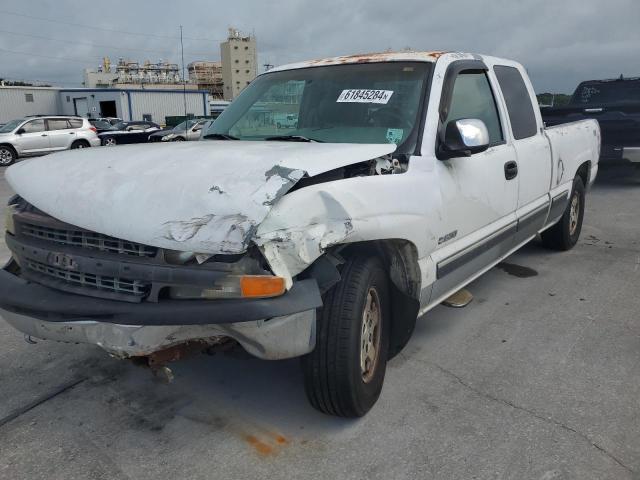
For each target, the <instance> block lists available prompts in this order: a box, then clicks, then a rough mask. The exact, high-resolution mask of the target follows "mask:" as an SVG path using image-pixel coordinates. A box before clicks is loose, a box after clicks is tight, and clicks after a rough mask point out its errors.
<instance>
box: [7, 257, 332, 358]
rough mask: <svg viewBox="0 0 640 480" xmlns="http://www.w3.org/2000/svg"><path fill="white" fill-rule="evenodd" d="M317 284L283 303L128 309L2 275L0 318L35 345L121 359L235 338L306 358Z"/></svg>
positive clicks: (299, 286) (257, 349)
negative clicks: (98, 351)
mask: <svg viewBox="0 0 640 480" xmlns="http://www.w3.org/2000/svg"><path fill="white" fill-rule="evenodd" d="M321 304H322V299H321V298H320V293H319V290H318V286H317V283H316V282H315V280H303V281H300V282H297V283H295V284H294V286H293V287H292V288H291V290H289V292H287V293H286V294H284V295H282V296H281V297H276V298H270V299H256V300H166V301H160V302H157V303H135V304H134V303H127V302H120V301H114V300H105V299H96V298H90V297H85V296H82V295H76V294H71V293H65V292H61V291H58V290H54V289H52V288H48V287H45V286H42V285H38V284H36V283H32V282H28V281H26V280H23V279H22V278H20V277H18V276H16V275H14V274H12V273H10V272H8V271H7V270H0V314H1V315H2V317H3V318H4V319H5V320H6V321H7V322H8V323H9V324H11V325H12V326H13V327H15V328H16V329H18V330H20V331H21V332H23V333H25V334H26V335H30V336H33V337H37V338H42V339H49V340H56V341H63V342H73V343H76V342H78V343H91V344H95V345H98V346H100V347H101V348H103V349H105V350H106V351H108V352H109V353H111V354H113V355H116V356H118V357H132V356H141V355H149V354H151V353H153V352H156V351H159V350H163V349H165V348H169V347H171V346H174V345H178V344H181V343H185V342H188V341H195V340H200V341H204V342H205V343H207V342H208V343H211V344H214V343H217V342H218V341H219V339H220V338H221V337H228V338H233V339H234V340H236V341H238V342H239V343H240V344H241V345H242V346H243V347H244V348H245V349H246V350H247V351H248V352H249V353H251V354H253V355H255V356H257V357H259V358H264V359H280V358H290V357H296V356H300V355H304V354H306V353H309V352H310V351H311V350H312V349H313V345H314V344H315V309H316V308H317V307H319V306H320V305H321Z"/></svg>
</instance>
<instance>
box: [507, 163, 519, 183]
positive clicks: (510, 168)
mask: <svg viewBox="0 0 640 480" xmlns="http://www.w3.org/2000/svg"><path fill="white" fill-rule="evenodd" d="M517 176H518V164H517V163H516V162H514V161H513V160H511V161H510V162H507V163H505V164H504V178H506V179H507V180H512V179H514V178H516V177H517Z"/></svg>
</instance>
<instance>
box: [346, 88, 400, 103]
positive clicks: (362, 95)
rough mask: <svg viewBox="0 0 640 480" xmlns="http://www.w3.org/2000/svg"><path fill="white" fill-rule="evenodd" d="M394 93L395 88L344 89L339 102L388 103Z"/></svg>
mask: <svg viewBox="0 0 640 480" xmlns="http://www.w3.org/2000/svg"><path fill="white" fill-rule="evenodd" d="M391 95H393V90H364V89H348V90H343V91H342V93H341V94H340V95H339V96H338V99H337V100H336V102H338V103H383V104H386V103H387V102H388V101H389V99H390V98H391Z"/></svg>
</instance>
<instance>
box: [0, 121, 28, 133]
mask: <svg viewBox="0 0 640 480" xmlns="http://www.w3.org/2000/svg"><path fill="white" fill-rule="evenodd" d="M22 122H24V118H21V119H19V120H11V121H10V122H9V123H7V124H6V125H5V126H4V127H2V128H0V133H10V132H13V131H14V130H15V129H16V127H17V126H18V125H20V124H21V123H22Z"/></svg>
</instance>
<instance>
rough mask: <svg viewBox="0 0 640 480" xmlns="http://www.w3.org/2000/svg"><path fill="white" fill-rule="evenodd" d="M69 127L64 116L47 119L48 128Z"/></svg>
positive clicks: (63, 128)
mask: <svg viewBox="0 0 640 480" xmlns="http://www.w3.org/2000/svg"><path fill="white" fill-rule="evenodd" d="M67 128H70V127H69V123H68V122H67V120H66V119H64V118H51V119H49V120H47V129H48V130H65V129H67Z"/></svg>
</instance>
